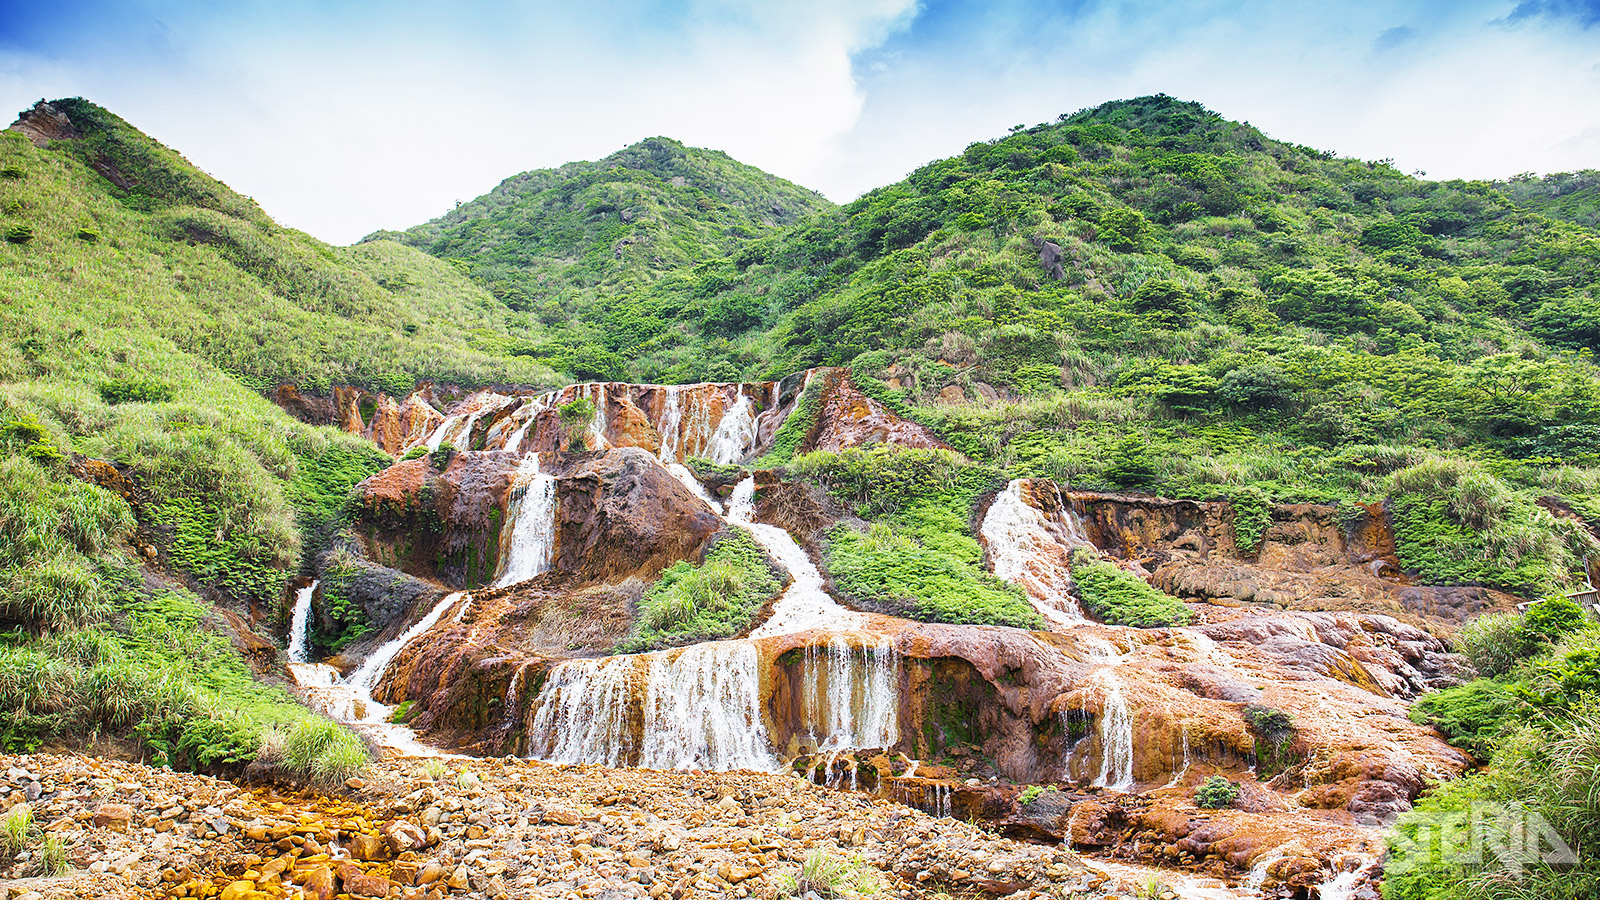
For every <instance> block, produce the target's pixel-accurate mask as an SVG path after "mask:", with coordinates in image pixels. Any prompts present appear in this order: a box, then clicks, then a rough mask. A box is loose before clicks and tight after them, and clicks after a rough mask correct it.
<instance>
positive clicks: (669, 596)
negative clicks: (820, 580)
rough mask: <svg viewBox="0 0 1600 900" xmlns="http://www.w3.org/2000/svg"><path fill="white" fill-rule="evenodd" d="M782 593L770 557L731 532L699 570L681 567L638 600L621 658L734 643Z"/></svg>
mask: <svg viewBox="0 0 1600 900" xmlns="http://www.w3.org/2000/svg"><path fill="white" fill-rule="evenodd" d="M781 588H782V582H780V581H779V580H778V578H777V577H776V576H775V575H774V574H773V571H772V566H771V564H770V563H769V562H768V561H767V554H766V551H764V550H762V549H761V546H760V545H759V544H757V543H756V542H755V538H753V537H751V536H750V533H749V532H747V531H745V530H744V529H743V528H739V527H737V526H734V527H731V528H729V529H728V530H727V531H726V532H725V533H723V535H722V536H721V537H719V538H718V539H717V541H716V543H715V544H713V545H712V547H711V550H710V551H709V552H708V553H707V554H706V559H705V562H704V563H702V564H701V565H698V566H696V565H693V564H691V563H689V562H680V563H677V564H676V565H674V566H672V567H670V568H668V569H667V570H666V571H664V572H662V573H661V578H660V580H658V581H657V582H656V583H655V584H653V585H651V586H650V589H649V590H647V591H645V593H644V596H643V597H642V598H640V600H639V608H638V615H637V620H636V623H635V625H634V632H633V634H632V635H631V636H630V637H629V638H628V640H627V641H626V642H625V643H623V644H622V645H620V646H619V647H618V648H617V652H619V653H638V652H641V651H645V650H655V649H660V648H663V647H682V646H684V645H686V644H693V643H698V642H700V641H714V640H720V639H722V638H730V637H734V636H735V635H738V634H741V633H743V632H745V631H747V630H749V628H750V626H751V624H752V621H753V620H754V618H755V615H756V614H757V613H758V612H760V611H761V608H762V607H763V606H765V605H766V604H767V601H769V600H771V599H772V598H773V597H774V596H776V595H777V593H778V591H779V590H780V589H781Z"/></svg>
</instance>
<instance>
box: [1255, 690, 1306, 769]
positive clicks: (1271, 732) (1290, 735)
mask: <svg viewBox="0 0 1600 900" xmlns="http://www.w3.org/2000/svg"><path fill="white" fill-rule="evenodd" d="M1243 714H1244V721H1245V725H1246V726H1248V727H1249V729H1250V733H1251V734H1252V735H1254V736H1255V739H1256V759H1257V760H1258V761H1259V765H1260V768H1261V771H1262V773H1263V774H1267V775H1271V774H1273V773H1276V772H1280V771H1282V770H1283V769H1284V768H1286V767H1287V766H1288V765H1290V764H1291V763H1292V762H1293V761H1294V758H1295V757H1294V741H1295V737H1296V736H1297V735H1298V734H1299V731H1298V730H1297V729H1296V728H1295V725H1294V717H1292V716H1290V715H1289V714H1288V713H1286V712H1284V711H1283V710H1281V709H1273V708H1271V707H1268V706H1261V705H1258V704H1254V703H1252V704H1250V705H1248V706H1246V707H1245V708H1244V711H1243Z"/></svg>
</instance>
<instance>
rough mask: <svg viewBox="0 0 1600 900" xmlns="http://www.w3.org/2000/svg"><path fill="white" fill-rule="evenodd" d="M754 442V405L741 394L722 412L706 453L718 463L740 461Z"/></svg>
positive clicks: (726, 463) (728, 463) (730, 463)
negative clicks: (720, 419)
mask: <svg viewBox="0 0 1600 900" xmlns="http://www.w3.org/2000/svg"><path fill="white" fill-rule="evenodd" d="M755 443H756V405H755V402H754V401H752V400H751V399H750V398H749V397H746V396H745V395H743V394H740V395H739V399H738V400H737V401H735V402H734V404H733V406H732V407H730V408H728V409H727V410H725V411H724V412H723V413H722V421H721V422H718V423H717V432H716V434H713V435H712V436H711V442H710V444H709V446H708V447H707V453H708V454H709V455H710V457H711V461H712V462H714V463H717V464H719V465H724V466H727V465H732V464H734V463H738V462H742V461H743V460H744V458H745V457H746V456H749V455H750V449H751V448H752V447H754V446H755Z"/></svg>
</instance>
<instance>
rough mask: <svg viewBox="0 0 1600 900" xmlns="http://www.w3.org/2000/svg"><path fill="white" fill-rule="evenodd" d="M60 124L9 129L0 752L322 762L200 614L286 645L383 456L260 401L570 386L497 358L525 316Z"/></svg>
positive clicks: (170, 155)
mask: <svg viewBox="0 0 1600 900" xmlns="http://www.w3.org/2000/svg"><path fill="white" fill-rule="evenodd" d="M53 107H54V109H53V110H43V109H39V110H34V111H30V112H29V113H25V114H24V117H25V119H31V120H32V122H33V123H34V125H35V126H41V125H43V126H51V127H52V129H53V133H55V134H56V136H57V137H58V138H60V139H58V140H54V141H51V142H49V143H48V145H47V146H46V147H43V148H40V147H36V146H34V144H33V143H32V142H30V140H29V139H28V138H27V137H26V136H25V135H24V134H23V133H21V132H19V131H18V130H12V131H8V132H3V133H0V237H4V241H3V242H0V298H3V302H0V450H3V454H0V533H3V534H4V536H5V545H6V549H5V554H4V559H3V564H4V569H3V571H0V637H3V641H4V643H3V646H0V654H3V658H0V687H3V688H4V689H3V690H0V698H3V699H0V744H3V745H4V746H6V747H7V748H8V749H15V748H19V747H29V746H34V745H36V744H38V743H39V742H41V741H52V740H58V739H62V738H64V737H66V736H68V735H81V734H83V733H84V732H85V731H86V730H87V731H96V732H102V733H104V734H106V735H107V736H109V737H112V738H116V739H118V740H124V741H128V742H131V745H132V746H134V747H139V748H143V750H144V751H146V752H159V753H160V754H161V755H162V756H163V758H166V759H169V760H171V761H173V762H175V763H181V764H189V765H198V766H206V765H220V764H225V763H231V762H238V761H242V760H245V759H248V758H250V757H251V756H253V755H254V754H255V753H256V751H257V749H258V747H259V745H260V742H261V741H262V739H263V736H264V735H266V736H267V740H268V743H269V744H271V745H273V746H276V745H277V744H278V743H281V741H279V740H278V738H275V737H272V735H274V734H278V731H275V729H277V730H285V729H289V728H290V727H294V726H297V725H304V726H305V729H309V731H306V730H305V729H303V733H304V734H305V735H307V736H306V737H304V740H310V739H311V738H313V737H315V735H314V734H312V733H311V732H314V731H315V729H316V728H319V727H323V726H319V725H316V724H315V722H314V721H313V717H311V716H310V715H309V713H308V712H307V711H306V710H305V709H304V708H303V707H300V706H299V705H297V704H295V703H294V702H293V701H292V700H291V699H290V698H289V696H288V695H287V694H286V693H285V692H284V691H283V690H281V689H279V688H272V687H264V686H261V685H259V684H257V683H256V682H255V681H254V680H253V678H252V676H251V673H250V670H249V669H248V668H247V667H246V665H245V662H244V659H243V657H242V656H240V654H239V652H238V651H237V650H235V649H234V646H233V643H232V642H231V640H230V638H229V633H230V631H231V629H230V628H228V627H225V622H224V620H223V619H220V618H218V617H217V615H216V614H215V613H214V612H212V611H211V607H210V606H209V604H208V603H207V602H206V601H213V602H216V603H219V604H221V605H223V606H224V607H226V608H230V609H232V610H234V611H236V612H237V613H239V614H241V615H243V616H244V617H245V619H249V620H253V621H254V622H256V623H257V624H258V625H259V626H261V627H266V626H271V627H273V628H274V629H275V628H276V625H277V623H278V617H279V607H280V604H281V602H282V600H283V598H284V596H285V590H284V589H285V586H286V583H287V581H288V579H289V577H290V575H291V574H292V573H293V572H294V571H295V570H296V569H297V568H298V567H299V565H300V561H301V559H302V556H303V554H304V555H309V554H310V553H311V552H313V551H315V550H316V549H317V548H316V547H315V546H314V542H315V541H316V540H318V539H320V538H321V537H322V536H323V534H324V532H323V530H322V529H320V528H317V527H315V526H317V525H319V524H320V523H325V522H326V521H327V519H328V517H329V516H330V514H331V513H332V512H333V511H335V510H336V509H337V507H338V505H339V504H340V503H341V502H342V501H343V499H344V495H345V493H346V492H347V490H348V488H349V487H350V486H351V485H353V484H354V483H355V482H356V481H358V480H360V479H361V478H362V477H364V476H365V475H367V474H369V473H371V472H373V471H376V470H377V469H378V468H381V467H382V466H383V465H385V464H386V463H387V460H386V459H385V457H384V456H383V455H382V454H381V453H378V452H377V451H376V450H374V449H373V448H372V447H371V446H369V445H366V444H365V443H364V442H360V441H357V440H355V439H352V438H348V437H346V436H344V435H341V434H338V433H336V432H334V431H332V430H330V429H324V428H312V427H309V426H306V425H303V424H301V423H299V422H297V421H295V420H293V419H291V418H290V417H289V416H287V415H285V414H284V413H283V412H282V411H280V410H279V409H277V408H276V407H275V406H273V405H272V404H271V403H269V402H268V401H267V400H265V399H264V398H263V396H262V394H261V392H262V391H264V390H266V389H268V388H270V387H272V386H274V385H276V384H279V383H281V382H291V383H295V384H298V385H300V386H301V387H302V388H304V389H307V390H313V391H316V390H327V389H328V388H329V387H330V386H331V385H334V384H358V385H363V386H367V387H370V388H374V389H380V390H388V391H391V392H405V391H409V390H410V389H411V388H412V387H413V386H414V384H415V383H416V382H417V381H419V380H422V379H434V380H438V381H449V382H458V383H467V384H474V385H476V384H483V383H524V384H536V385H542V384H551V383H553V382H554V381H555V375H554V373H552V372H551V371H550V370H549V369H548V368H547V367H544V366H542V365H539V364H537V363H535V362H533V361H531V360H528V359H526V358H519V357H513V356H508V355H504V354H501V353H497V352H494V351H493V350H487V349H485V348H484V347H483V346H482V345H483V344H484V343H485V341H484V338H485V336H490V337H492V336H494V335H499V334H503V333H504V330H505V328H506V327H507V318H508V316H511V315H512V313H511V311H510V310H508V309H507V308H506V307H505V306H504V305H503V304H501V303H500V302H498V301H496V300H495V299H494V298H493V297H491V296H490V295H488V294H487V293H485V292H484V291H483V290H481V289H480V288H478V287H476V286H474V285H473V284H472V283H471V282H470V281H468V280H467V279H466V278H465V277H464V276H463V275H462V274H461V273H460V272H459V271H458V270H457V268H456V267H454V266H452V265H450V264H448V263H444V262H441V261H439V260H436V259H433V258H431V257H428V256H426V255H424V254H422V253H419V252H417V251H415V250H412V249H410V248H407V247H403V246H400V245H398V244H395V243H392V242H378V243H373V244H367V245H363V246H361V247H356V248H348V249H336V248H332V247H328V246H325V245H323V244H321V243H319V242H317V241H315V240H313V239H311V238H310V237H308V236H306V235H304V234H300V233H298V232H294V231H290V230H287V229H284V228H281V227H279V226H278V225H276V224H275V223H273V222H272V221H271V220H270V219H269V218H267V217H266V215H265V214H263V213H262V212H261V210H260V209H259V208H257V207H256V206H255V204H254V203H252V202H250V201H249V200H248V199H246V198H243V197H240V196H238V195H237V194H235V193H233V192H232V191H230V190H228V189H227V188H226V187H225V186H224V185H222V184H221V183H219V182H217V181H216V180H214V179H212V178H210V177H209V176H207V175H205V174H204V173H201V172H199V171H198V170H196V169H195V168H193V167H192V166H190V165H189V164H188V163H187V162H185V161H184V160H183V158H182V157H180V156H179V155H178V154H176V153H175V152H173V151H172V150H170V149H168V148H165V147H163V146H161V145H159V144H157V143H156V142H154V141H152V140H150V139H149V138H148V137H146V136H144V135H142V134H140V133H139V132H138V131H136V130H134V129H133V128H132V127H130V126H129V125H127V124H126V123H125V122H123V121H122V120H120V119H118V118H117V117H115V116H113V115H112V114H110V113H108V112H106V111H105V110H102V109H100V108H98V107H95V106H93V105H92V104H88V103H86V102H84V101H81V100H64V101H58V102H57V103H55V104H53ZM33 130H35V131H37V130H38V128H37V127H35V128H34V129H33ZM488 343H493V341H489V342H488ZM94 460H101V461H105V462H107V463H109V465H103V464H98V463H94V462H93V461H94ZM69 470H72V471H76V472H78V473H79V474H80V475H83V476H84V477H83V478H78V477H74V476H73V475H72V474H69ZM91 481H98V482H99V483H100V485H104V487H102V486H98V485H96V484H93V483H90V482H91ZM106 488H111V489H110V490H107V489H106ZM306 538H309V540H307V539H306ZM169 576H170V577H169ZM201 598H205V599H204V600H202V599H201ZM244 621H245V620H244V619H235V620H234V625H235V626H236V627H237V626H240V625H242V623H243V622H244ZM178 660H183V661H184V662H185V663H186V664H182V665H180V664H178ZM190 663H192V664H190ZM113 684H114V689H113V688H112V687H107V685H113ZM97 704H98V705H97ZM107 704H112V705H110V706H107ZM102 707H104V708H102ZM341 754H343V756H342V757H341V756H340V755H341ZM353 754H355V755H358V754H359V745H357V744H355V743H354V739H353V738H348V737H347V738H345V739H340V740H338V741H335V742H334V744H333V745H332V749H331V750H329V751H328V752H327V753H326V754H324V755H326V756H327V757H328V759H329V760H333V761H337V760H338V759H340V758H342V759H344V761H345V762H346V763H348V762H349V761H350V760H351V758H352V755H353Z"/></svg>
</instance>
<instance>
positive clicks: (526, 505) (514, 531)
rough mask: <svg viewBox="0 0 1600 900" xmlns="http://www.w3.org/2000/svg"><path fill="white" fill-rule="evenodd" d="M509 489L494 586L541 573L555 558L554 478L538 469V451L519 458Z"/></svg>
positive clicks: (545, 570) (547, 569) (514, 582)
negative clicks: (506, 522)
mask: <svg viewBox="0 0 1600 900" xmlns="http://www.w3.org/2000/svg"><path fill="white" fill-rule="evenodd" d="M511 490H512V494H511V503H510V504H509V505H510V507H511V508H510V509H509V510H507V513H508V515H507V518H509V519H510V520H511V523H512V524H511V533H510V536H509V538H508V539H507V540H506V541H505V542H504V545H503V547H502V551H501V554H500V576H499V577H498V578H496V579H495V582H494V586H495V587H505V586H507V585H511V584H516V583H517V582H519V581H527V580H528V579H529V578H533V577H535V576H537V575H542V574H543V573H545V572H548V571H550V566H551V563H552V561H553V560H554V557H555V549H556V478H555V476H554V475H549V474H546V473H545V472H543V471H541V470H540V468H539V454H538V453H529V454H527V455H526V456H524V457H523V458H522V464H521V465H520V466H518V467H517V473H516V475H515V476H514V477H513V480H512V488H511Z"/></svg>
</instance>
